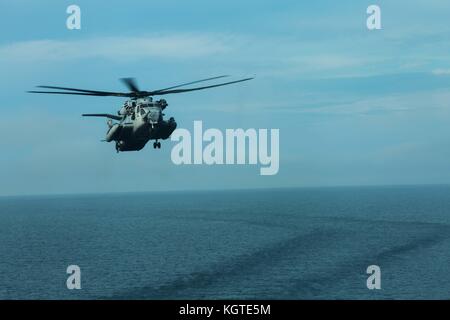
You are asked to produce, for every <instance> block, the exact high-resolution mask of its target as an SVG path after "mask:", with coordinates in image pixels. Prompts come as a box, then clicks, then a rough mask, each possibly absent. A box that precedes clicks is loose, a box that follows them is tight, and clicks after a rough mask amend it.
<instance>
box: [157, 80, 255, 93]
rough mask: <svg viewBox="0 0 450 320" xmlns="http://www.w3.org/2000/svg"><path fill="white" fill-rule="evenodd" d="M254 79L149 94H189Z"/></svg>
mask: <svg viewBox="0 0 450 320" xmlns="http://www.w3.org/2000/svg"><path fill="white" fill-rule="evenodd" d="M252 79H253V78H245V79H241V80H236V81H230V82H225V83H219V84H214V85H211V86H206V87H197V88H191V89H176V90H166V91H153V92H149V95H152V96H153V95H164V94H172V93H183V92H189V91H197V90H203V89H209V88H215V87H221V86H226V85H229V84H233V83H238V82H243V81H249V80H252Z"/></svg>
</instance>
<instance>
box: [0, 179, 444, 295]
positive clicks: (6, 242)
mask: <svg viewBox="0 0 450 320" xmlns="http://www.w3.org/2000/svg"><path fill="white" fill-rule="evenodd" d="M69 265H78V266H79V267H80V269H81V286H82V289H81V290H68V289H67V287H66V280H67V277H68V276H69V275H68V274H67V273H66V269H67V267H68V266H69ZM369 265H378V266H379V267H380V269H381V289H380V290H369V289H368V288H367V286H366V281H367V278H368V277H369V275H368V274H367V273H366V269H367V267H368V266H369ZM449 267H450V187H449V186H411V187H342V188H299V189H273V190H242V191H238V190H235V191H208V192H207V191H205V192H200V191H199V192H154V193H133V194H131V193H128V194H101V195H100V194H98V195H70V196H27V197H25V196H24V197H1V198H0V299H449V298H450V268H449Z"/></svg>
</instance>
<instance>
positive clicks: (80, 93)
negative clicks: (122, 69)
mask: <svg viewBox="0 0 450 320" xmlns="http://www.w3.org/2000/svg"><path fill="white" fill-rule="evenodd" d="M27 92H28V93H47V94H71V95H78V96H96V97H107V96H110V95H107V94H98V93H87V92H58V91H27Z"/></svg>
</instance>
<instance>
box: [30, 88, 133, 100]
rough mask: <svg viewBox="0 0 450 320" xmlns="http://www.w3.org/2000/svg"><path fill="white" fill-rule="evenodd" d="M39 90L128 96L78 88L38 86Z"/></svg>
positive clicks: (120, 93)
mask: <svg viewBox="0 0 450 320" xmlns="http://www.w3.org/2000/svg"><path fill="white" fill-rule="evenodd" d="M37 88H45V89H57V90H68V91H76V92H84V93H95V94H99V95H105V96H119V97H123V96H127V94H128V93H124V92H110V91H98V90H85V89H76V88H67V87H54V86H37ZM45 93H48V92H46V91H45Z"/></svg>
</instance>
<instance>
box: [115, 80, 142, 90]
mask: <svg viewBox="0 0 450 320" xmlns="http://www.w3.org/2000/svg"><path fill="white" fill-rule="evenodd" d="M120 80H121V81H122V82H123V83H124V84H125V85H126V86H127V88H128V89H130V91H131V92H139V91H140V90H139V88H138V86H137V83H136V80H135V79H134V78H121V79H120Z"/></svg>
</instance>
